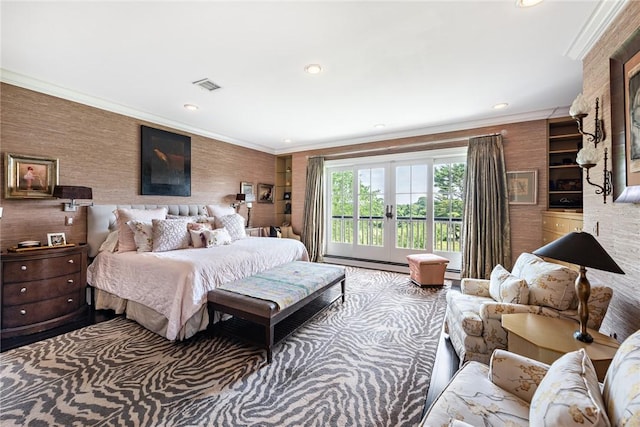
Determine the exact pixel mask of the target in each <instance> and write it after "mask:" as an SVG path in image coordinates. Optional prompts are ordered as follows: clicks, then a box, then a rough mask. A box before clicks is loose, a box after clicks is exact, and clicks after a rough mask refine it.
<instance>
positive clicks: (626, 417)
mask: <svg viewBox="0 0 640 427" xmlns="http://www.w3.org/2000/svg"><path fill="white" fill-rule="evenodd" d="M602 394H603V397H604V402H605V405H606V407H607V413H608V414H609V420H610V421H611V424H612V425H614V426H640V330H638V331H636V332H635V333H633V334H632V335H631V336H629V337H628V338H627V339H626V340H624V342H623V343H622V345H620V348H618V350H617V351H616V355H615V356H614V357H613V360H612V361H611V365H609V369H608V370H607V376H606V377H605V379H604V388H603V392H602Z"/></svg>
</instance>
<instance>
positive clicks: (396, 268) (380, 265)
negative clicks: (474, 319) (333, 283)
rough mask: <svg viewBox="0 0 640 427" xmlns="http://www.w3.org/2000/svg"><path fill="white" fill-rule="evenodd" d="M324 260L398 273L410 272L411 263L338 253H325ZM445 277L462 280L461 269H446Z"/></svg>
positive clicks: (331, 262)
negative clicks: (347, 255) (340, 254)
mask: <svg viewBox="0 0 640 427" xmlns="http://www.w3.org/2000/svg"><path fill="white" fill-rule="evenodd" d="M323 260H324V262H327V263H330V264H337V265H347V266H350V267H361V268H370V269H372V270H383V271H393V272H396V273H404V274H409V264H403V263H399V262H389V261H376V260H369V259H361V258H350V257H343V256H336V255H325V256H324V257H323ZM444 277H445V279H450V280H460V271H458V270H446V272H445V274H444Z"/></svg>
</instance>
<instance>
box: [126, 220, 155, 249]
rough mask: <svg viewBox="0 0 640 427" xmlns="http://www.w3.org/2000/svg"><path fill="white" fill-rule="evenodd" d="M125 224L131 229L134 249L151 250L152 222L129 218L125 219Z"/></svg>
mask: <svg viewBox="0 0 640 427" xmlns="http://www.w3.org/2000/svg"><path fill="white" fill-rule="evenodd" d="M127 225H128V226H129V228H131V231H133V240H134V241H135V242H136V251H138V252H151V251H152V250H153V224H152V223H151V222H145V221H136V220H131V221H127Z"/></svg>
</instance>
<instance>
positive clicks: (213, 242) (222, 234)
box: [200, 228, 231, 248]
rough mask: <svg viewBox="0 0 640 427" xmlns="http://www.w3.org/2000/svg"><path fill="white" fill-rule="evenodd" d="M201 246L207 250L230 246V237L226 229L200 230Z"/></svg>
mask: <svg viewBox="0 0 640 427" xmlns="http://www.w3.org/2000/svg"><path fill="white" fill-rule="evenodd" d="M200 236H202V245H203V246H204V247H207V248H211V247H213V246H222V245H230V244H231V236H230V235H229V232H228V231H227V229H226V228H216V229H215V230H207V229H205V230H202V231H201V232H200Z"/></svg>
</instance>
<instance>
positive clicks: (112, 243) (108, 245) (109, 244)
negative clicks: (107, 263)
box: [98, 230, 118, 252]
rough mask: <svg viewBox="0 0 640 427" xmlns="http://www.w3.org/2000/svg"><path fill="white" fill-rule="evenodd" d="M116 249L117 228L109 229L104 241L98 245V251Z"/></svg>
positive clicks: (113, 250) (112, 250)
mask: <svg viewBox="0 0 640 427" xmlns="http://www.w3.org/2000/svg"><path fill="white" fill-rule="evenodd" d="M117 249H118V230H114V231H111V232H110V233H109V234H108V235H107V238H106V239H105V241H104V242H102V244H101V245H100V249H98V252H103V251H104V252H115V251H116V250H117Z"/></svg>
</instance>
